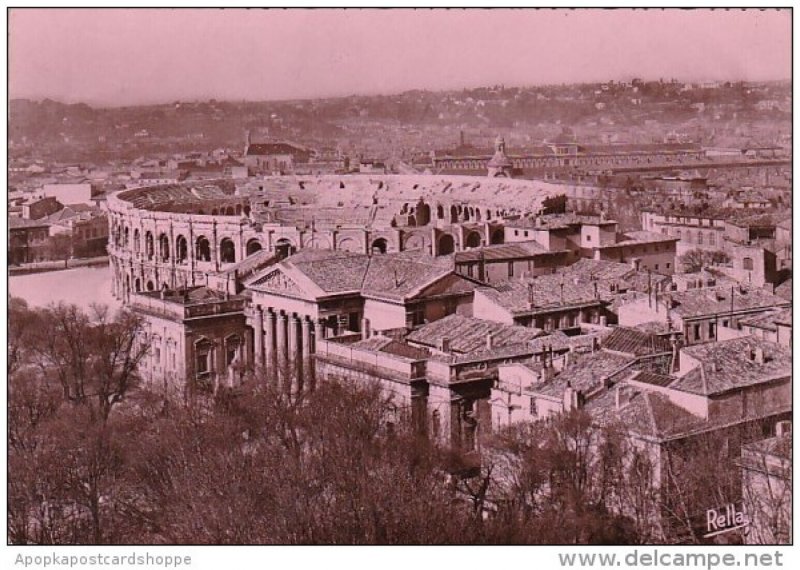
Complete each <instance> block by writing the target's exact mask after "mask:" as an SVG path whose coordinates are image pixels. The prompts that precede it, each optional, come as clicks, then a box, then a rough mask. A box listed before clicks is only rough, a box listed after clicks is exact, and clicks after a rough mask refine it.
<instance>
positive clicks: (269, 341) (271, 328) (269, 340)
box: [264, 309, 278, 385]
mask: <svg viewBox="0 0 800 570" xmlns="http://www.w3.org/2000/svg"><path fill="white" fill-rule="evenodd" d="M264 332H265V333H266V334H265V336H264V352H265V362H264V367H265V368H266V372H267V381H268V383H270V384H272V385H274V384H275V382H276V379H277V378H278V375H277V367H278V362H277V359H276V356H277V355H276V353H275V313H274V312H273V311H272V309H267V320H266V323H265V327H264Z"/></svg>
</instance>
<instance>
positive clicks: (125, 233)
mask: <svg viewBox="0 0 800 570" xmlns="http://www.w3.org/2000/svg"><path fill="white" fill-rule="evenodd" d="M130 237H131V235H130V228H128V226H125V229H124V230H122V245H123V246H125V247H128V243H129V242H130Z"/></svg>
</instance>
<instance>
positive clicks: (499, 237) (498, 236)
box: [490, 228, 506, 244]
mask: <svg viewBox="0 0 800 570" xmlns="http://www.w3.org/2000/svg"><path fill="white" fill-rule="evenodd" d="M505 237H506V235H505V232H504V231H503V228H497V229H496V230H494V231H492V237H491V239H490V241H491V243H492V244H499V243H503V242H504V241H505Z"/></svg>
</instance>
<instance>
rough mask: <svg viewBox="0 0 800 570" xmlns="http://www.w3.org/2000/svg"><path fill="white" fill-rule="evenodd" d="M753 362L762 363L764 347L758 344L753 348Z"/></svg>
mask: <svg viewBox="0 0 800 570" xmlns="http://www.w3.org/2000/svg"><path fill="white" fill-rule="evenodd" d="M753 362H755V363H756V364H764V349H763V348H761V347H760V346H757V347H755V349H754V350H753Z"/></svg>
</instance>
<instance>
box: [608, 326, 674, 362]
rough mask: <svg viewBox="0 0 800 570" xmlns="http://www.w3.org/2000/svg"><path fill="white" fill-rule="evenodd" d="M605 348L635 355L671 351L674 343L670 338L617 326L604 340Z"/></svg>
mask: <svg viewBox="0 0 800 570" xmlns="http://www.w3.org/2000/svg"><path fill="white" fill-rule="evenodd" d="M602 346H603V348H606V349H608V350H613V351H616V352H624V353H626V354H632V355H634V356H644V355H646V354H657V353H660V352H670V351H671V350H672V344H671V343H670V340H669V339H668V338H664V337H663V336H658V335H654V334H648V333H645V332H642V331H639V330H636V329H632V328H626V327H617V328H616V329H614V330H613V331H612V332H611V334H610V335H608V336H607V337H606V338H605V339H604V340H603V345H602Z"/></svg>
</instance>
